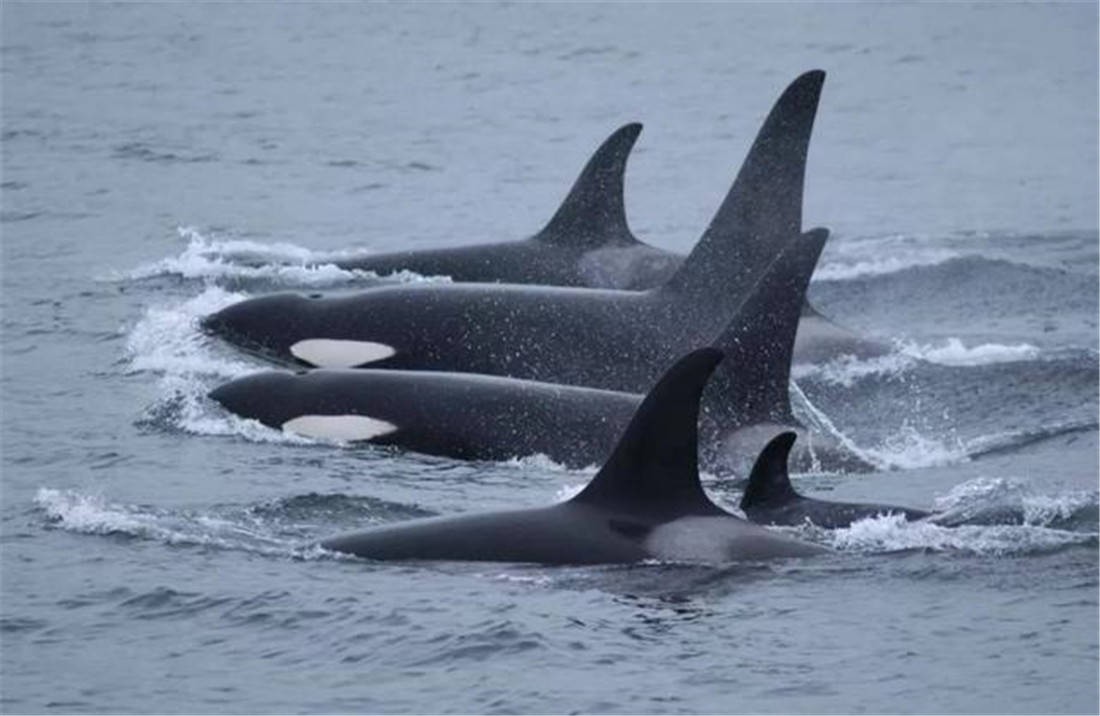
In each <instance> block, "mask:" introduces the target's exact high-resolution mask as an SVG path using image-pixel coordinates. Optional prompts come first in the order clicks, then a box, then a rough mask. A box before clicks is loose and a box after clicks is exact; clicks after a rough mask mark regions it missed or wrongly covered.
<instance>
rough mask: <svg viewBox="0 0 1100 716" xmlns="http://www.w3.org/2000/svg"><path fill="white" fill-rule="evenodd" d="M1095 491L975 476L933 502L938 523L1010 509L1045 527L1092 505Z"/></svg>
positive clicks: (1028, 521) (1095, 495) (1034, 523)
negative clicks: (1044, 488) (1048, 490)
mask: <svg viewBox="0 0 1100 716" xmlns="http://www.w3.org/2000/svg"><path fill="white" fill-rule="evenodd" d="M1097 502H1098V496H1097V493H1096V492H1095V491H1094V492H1089V491H1086V490H1075V491H1069V492H1064V493H1061V494H1054V495H1052V494H1045V493H1040V492H1037V491H1036V490H1035V489H1034V487H1032V486H1030V485H1028V484H1026V483H1024V482H1021V481H1018V480H1014V479H1011V478H1004V477H995V478H994V477H984V476H983V477H978V478H975V479H973V480H968V481H966V482H964V483H961V484H959V485H956V486H955V487H953V488H951V490H950V491H949V492H948V493H947V494H946V495H942V496H940V497H937V498H936V500H935V502H934V508H935V511H936V512H937V521H938V522H947V523H952V522H957V521H965V520H966V519H970V518H974V517H976V516H981V515H982V514H985V513H989V512H993V513H996V512H1004V511H1006V510H1007V511H1011V512H1013V513H1016V514H1018V515H1019V516H1020V519H1021V521H1022V522H1023V524H1025V525H1033V526H1040V527H1045V526H1048V525H1050V524H1052V523H1053V522H1055V521H1058V520H1066V519H1069V518H1070V517H1072V516H1073V515H1074V514H1075V513H1076V512H1077V511H1078V510H1081V509H1083V508H1088V507H1095V506H1096V504H1097Z"/></svg>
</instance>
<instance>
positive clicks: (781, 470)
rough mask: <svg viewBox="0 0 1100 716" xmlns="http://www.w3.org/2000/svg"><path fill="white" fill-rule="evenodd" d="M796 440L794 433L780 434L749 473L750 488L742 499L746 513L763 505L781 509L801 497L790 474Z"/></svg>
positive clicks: (764, 450)
mask: <svg viewBox="0 0 1100 716" xmlns="http://www.w3.org/2000/svg"><path fill="white" fill-rule="evenodd" d="M794 440H795V434H794V433H791V432H787V433H780V434H779V435H776V436H775V437H774V438H772V439H771V442H769V443H768V444H767V445H765V446H764V449H763V450H762V451H761V452H760V457H758V458H756V464H754V465H753V466H752V472H751V473H750V474H749V486H748V487H746V488H745V495H744V497H742V498H741V509H742V511H744V510H748V509H751V508H753V507H758V506H760V505H768V506H771V507H778V506H779V505H782V504H784V503H786V502H790V501H791V500H797V499H798V498H799V497H800V495H799V494H798V493H797V492H795V491H794V487H793V486H791V477H790V474H788V472H787V458H788V457H789V456H790V453H791V446H792V445H794Z"/></svg>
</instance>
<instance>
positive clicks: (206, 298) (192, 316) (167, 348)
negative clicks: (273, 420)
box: [126, 286, 255, 377]
mask: <svg viewBox="0 0 1100 716" xmlns="http://www.w3.org/2000/svg"><path fill="white" fill-rule="evenodd" d="M245 298H247V296H246V295H245V294H241V293H230V292H228V291H225V290H222V289H220V288H217V287H215V286H210V287H207V289H206V290H205V291H203V292H202V293H200V294H199V295H198V296H195V297H194V298H192V299H190V300H187V301H185V302H183V303H182V304H179V305H176V306H156V307H151V308H148V309H146V311H145V314H144V315H143V316H142V317H141V319H140V320H138V322H137V324H136V325H135V326H134V328H133V330H132V331H131V332H130V337H129V340H128V341H127V345H126V349H127V352H128V353H129V360H130V372H131V373H136V372H141V371H152V372H155V373H165V374H177V375H178V374H184V373H188V374H200V375H216V376H229V377H234V376H238V375H242V374H244V373H247V372H250V371H253V370H255V368H254V367H253V366H252V365H251V364H249V363H245V362H244V361H240V360H231V359H225V358H218V357H215V356H214V355H213V354H211V353H210V351H209V350H207V346H208V344H209V339H208V338H207V337H206V336H204V335H203V333H202V331H201V330H200V329H199V319H200V318H202V317H203V316H206V315H209V314H211V313H215V312H216V311H219V310H221V309H222V308H225V307H226V306H229V305H231V304H234V303H237V302H238V301H241V300H244V299H245Z"/></svg>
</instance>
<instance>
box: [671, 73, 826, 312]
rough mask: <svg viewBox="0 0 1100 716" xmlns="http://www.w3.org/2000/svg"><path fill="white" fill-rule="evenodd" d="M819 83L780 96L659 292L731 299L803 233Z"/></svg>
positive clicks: (812, 77) (807, 79) (810, 78)
mask: <svg viewBox="0 0 1100 716" xmlns="http://www.w3.org/2000/svg"><path fill="white" fill-rule="evenodd" d="M824 81H825V73H824V72H823V71H821V70H813V71H811V72H807V73H805V74H803V75H802V76H800V77H799V78H798V79H796V80H795V81H794V82H792V83H791V84H790V86H788V87H787V89H786V90H785V91H784V92H783V94H782V95H780V97H779V99H778V100H777V101H776V103H775V106H774V107H772V111H771V112H770V113H769V114H768V117H767V119H765V120H764V125H763V126H762V127H761V128H760V132H759V133H758V134H757V135H756V141H754V142H753V145H752V148H751V149H749V153H748V156H746V157H745V161H744V163H743V164H742V165H741V171H740V172H738V174H737V179H736V180H735V181H734V182H733V186H732V187H731V188H730V190H729V193H728V194H726V198H725V200H724V201H723V202H722V205H721V206H720V207H719V208H718V212H717V213H716V214H715V215H714V219H713V220H712V221H711V223H710V226H709V227H707V230H706V231H705V232H704V233H703V238H701V239H700V240H699V243H697V244H696V245H695V248H694V249H693V250H692V252H691V254H689V255H688V257H687V259H686V260H685V261H684V263H683V265H682V266H681V267H680V270H679V271H677V272H676V274H675V275H674V276H673V277H672V278H671V279H670V280H669V282H668V283H667V284H665V286H664V287H663V289H661V290H664V291H676V292H680V293H686V294H688V295H689V296H691V297H693V298H700V299H704V300H706V299H710V300H714V297H715V296H722V295H724V294H729V291H730V286H735V287H737V286H747V285H750V283H749V282H750V281H751V277H752V276H755V275H757V274H758V273H759V271H760V269H761V268H762V267H763V266H765V265H767V264H768V263H769V262H770V261H771V260H772V259H773V258H774V257H775V256H776V254H777V253H778V252H779V251H780V250H781V249H782V247H783V243H784V241H785V240H786V239H787V237H790V236H794V235H797V234H798V233H799V232H800V231H801V230H802V189H803V184H804V182H805V175H806V154H807V151H808V149H809V144H810V134H811V132H812V130H813V125H814V116H815V115H816V114H817V104H818V100H819V99H820V97H821V86H822V84H823V83H824ZM735 298H736V297H735Z"/></svg>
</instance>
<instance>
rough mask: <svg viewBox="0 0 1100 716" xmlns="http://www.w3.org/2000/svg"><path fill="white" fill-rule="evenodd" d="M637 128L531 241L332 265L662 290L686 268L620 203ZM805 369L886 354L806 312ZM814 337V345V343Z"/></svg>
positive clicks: (613, 139)
mask: <svg viewBox="0 0 1100 716" xmlns="http://www.w3.org/2000/svg"><path fill="white" fill-rule="evenodd" d="M641 131H642V125H641V124H640V123H631V124H626V125H623V126H622V127H620V128H619V129H617V130H616V131H615V132H614V133H613V134H612V135H611V136H610V137H608V138H607V139H606V140H604V143H603V144H602V145H600V147H599V148H598V149H597V150H596V152H595V154H593V155H592V157H591V158H590V159H589V160H588V163H587V164H586V165H585V167H584V170H583V171H582V172H581V174H580V176H579V177H577V180H576V182H575V183H574V184H573V188H572V189H571V190H570V192H569V194H568V195H567V196H566V198H565V200H564V201H563V202H562V204H561V206H560V207H559V208H558V210H557V212H556V213H555V214H554V216H553V218H551V219H550V222H549V223H548V224H547V225H546V226H545V227H543V229H542V230H541V231H539V232H538V233H536V234H535V235H534V236H532V237H530V238H527V239H524V240H522V241H506V242H496V243H488V244H474V245H468V246H458V247H448V248H438V249H425V250H418V251H396V252H387V253H379V254H371V255H368V256H357V257H353V258H348V259H337V260H335V261H333V262H332V263H334V264H335V265H336V266H338V267H340V268H343V269H348V270H360V271H371V272H373V273H375V274H378V275H387V274H392V273H395V272H398V271H403V270H404V271H413V272H415V273H418V274H420V275H422V276H447V277H448V278H450V279H451V280H452V281H458V282H461V283H507V284H540V285H546V286H578V287H584V288H614V289H626V290H638V291H644V290H648V289H652V288H657V287H658V286H661V285H662V284H664V283H665V282H666V281H668V280H669V279H670V278H671V277H672V276H673V274H675V273H676V271H677V270H679V268H680V266H681V264H683V262H684V257H683V256H681V255H680V254H676V253H672V252H669V251H665V250H663V249H659V248H657V247H654V246H650V245H648V244H646V243H644V242H642V241H640V240H639V239H638V238H637V237H636V236H634V234H633V232H631V230H630V226H629V223H628V222H627V217H626V208H625V201H624V197H623V186H624V174H625V172H626V162H627V158H628V157H629V154H630V151H631V149H633V147H634V144H635V142H636V141H637V138H638V135H639V134H640V133H641ZM803 323H804V324H805V326H806V327H805V329H804V330H803V335H804V336H806V337H805V338H803V339H802V344H803V345H806V346H809V345H813V346H814V348H813V350H812V352H811V350H809V349H804V350H800V351H799V358H800V362H805V363H813V362H818V360H827V359H828V358H831V357H834V356H837V355H844V354H850V355H855V356H856V357H858V358H869V357H874V356H877V355H882V354H885V353H887V352H889V349H888V347H886V346H885V345H883V344H881V343H877V342H874V341H869V340H867V339H866V338H863V337H861V336H858V335H857V334H854V333H852V332H851V331H848V330H847V329H845V328H842V327H840V326H838V325H836V324H835V323H832V322H831V321H829V320H828V319H827V318H825V317H824V316H822V315H821V314H820V313H819V312H818V311H817V310H816V309H814V308H813V307H812V306H811V305H810V304H809V303H808V302H807V303H806V304H805V306H804V314H803ZM811 336H812V338H811Z"/></svg>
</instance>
